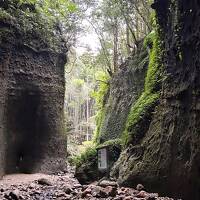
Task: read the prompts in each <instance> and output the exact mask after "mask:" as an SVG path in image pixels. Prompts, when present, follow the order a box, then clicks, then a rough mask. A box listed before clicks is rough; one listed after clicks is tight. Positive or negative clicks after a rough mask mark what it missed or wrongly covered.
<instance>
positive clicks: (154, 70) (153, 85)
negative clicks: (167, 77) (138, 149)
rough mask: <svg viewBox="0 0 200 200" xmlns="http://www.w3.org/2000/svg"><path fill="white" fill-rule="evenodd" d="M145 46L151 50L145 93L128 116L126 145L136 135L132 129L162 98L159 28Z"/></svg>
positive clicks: (148, 37) (150, 35) (125, 132)
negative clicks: (160, 97)
mask: <svg viewBox="0 0 200 200" xmlns="http://www.w3.org/2000/svg"><path fill="white" fill-rule="evenodd" d="M144 46H145V47H148V48H150V52H149V65H148V70H147V75H146V77H145V86H144V92H143V93H142V95H141V96H140V98H139V99H138V100H137V101H136V103H134V104H133V105H132V108H131V111H130V113H129V115H128V118H127V122H126V127H125V130H124V132H123V134H122V141H123V144H124V145H127V144H128V143H129V142H130V141H131V139H132V135H133V134H135V133H134V131H133V129H132V127H134V126H137V124H138V122H139V121H140V119H142V118H143V117H144V116H145V115H146V114H147V112H149V108H151V107H152V106H153V105H155V102H156V101H157V100H158V99H159V96H160V92H159V90H160V83H161V70H162V62H161V57H162V48H161V40H160V37H159V33H158V29H157V28H155V31H153V32H151V33H150V34H149V35H148V36H147V37H146V38H145V41H144Z"/></svg>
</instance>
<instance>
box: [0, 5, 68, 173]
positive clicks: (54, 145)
mask: <svg viewBox="0 0 200 200" xmlns="http://www.w3.org/2000/svg"><path fill="white" fill-rule="evenodd" d="M9 2H10V1H8V5H7V8H9V6H10V4H9ZM14 6H15V4H14ZM17 9H18V8H15V9H14V10H12V11H13V13H15V11H17ZM5 10H6V9H5ZM1 12H2V11H1ZM6 12H7V10H6ZM18 12H19V10H18ZM18 12H17V13H18ZM3 14H5V13H4V11H3ZM3 14H1V18H0V33H1V34H0V36H1V38H0V85H1V87H0V176H1V175H3V174H5V173H15V172H24V173H32V172H39V171H40V172H49V173H50V172H53V171H55V170H57V169H60V168H62V167H64V163H65V160H64V158H65V153H66V149H65V148H66V140H65V137H64V135H63V133H64V127H63V114H64V113H63V106H64V90H65V77H64V66H65V63H66V61H67V60H66V52H67V49H66V48H65V47H63V46H61V44H62V43H61V42H60V41H57V43H55V44H49V43H48V42H47V41H44V40H43V38H42V37H39V34H38V33H37V30H36V29H35V27H34V26H33V28H32V30H29V31H27V32H25V27H23V25H22V24H21V23H20V22H19V23H18V21H17V20H18V19H17V18H16V16H12V12H11V13H7V14H6V15H9V14H10V15H11V17H8V16H6V17H3V16H2V15H3ZM38 20H39V19H38ZM36 21H37V20H36ZM34 23H35V22H34ZM31 25H32V24H31V23H30V24H29V26H31ZM47 31H48V30H47ZM55 37H56V36H55ZM54 45H55V46H54ZM59 45H60V46H59ZM54 47H55V48H54ZM57 47H58V48H57Z"/></svg>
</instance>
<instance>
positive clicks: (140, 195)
mask: <svg viewBox="0 0 200 200" xmlns="http://www.w3.org/2000/svg"><path fill="white" fill-rule="evenodd" d="M136 197H139V198H145V197H149V194H148V193H147V192H145V191H144V190H141V191H140V192H139V193H138V194H137V195H136Z"/></svg>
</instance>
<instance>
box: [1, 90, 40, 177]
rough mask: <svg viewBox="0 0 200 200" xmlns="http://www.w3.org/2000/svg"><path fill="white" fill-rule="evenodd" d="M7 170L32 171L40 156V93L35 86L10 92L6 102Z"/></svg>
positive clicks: (15, 171) (13, 171)
mask: <svg viewBox="0 0 200 200" xmlns="http://www.w3.org/2000/svg"><path fill="white" fill-rule="evenodd" d="M7 108H8V110H7V112H8V113H7V117H8V118H7V148H6V149H7V152H6V154H7V155H6V165H5V172H6V174H12V173H32V172H33V170H34V169H35V167H36V165H37V162H38V159H40V158H41V157H42V149H41V145H40V143H41V139H42V137H41V135H40V131H41V130H40V128H41V125H40V123H43V121H40V119H41V97H40V93H39V92H38V91H37V90H24V91H21V92H20V94H17V95H13V96H11V95H10V96H9V97H8V105H7Z"/></svg>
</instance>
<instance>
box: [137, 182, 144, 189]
mask: <svg viewBox="0 0 200 200" xmlns="http://www.w3.org/2000/svg"><path fill="white" fill-rule="evenodd" d="M136 190H138V191H141V190H144V186H143V185H142V184H138V185H137V186H136Z"/></svg>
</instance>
